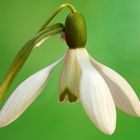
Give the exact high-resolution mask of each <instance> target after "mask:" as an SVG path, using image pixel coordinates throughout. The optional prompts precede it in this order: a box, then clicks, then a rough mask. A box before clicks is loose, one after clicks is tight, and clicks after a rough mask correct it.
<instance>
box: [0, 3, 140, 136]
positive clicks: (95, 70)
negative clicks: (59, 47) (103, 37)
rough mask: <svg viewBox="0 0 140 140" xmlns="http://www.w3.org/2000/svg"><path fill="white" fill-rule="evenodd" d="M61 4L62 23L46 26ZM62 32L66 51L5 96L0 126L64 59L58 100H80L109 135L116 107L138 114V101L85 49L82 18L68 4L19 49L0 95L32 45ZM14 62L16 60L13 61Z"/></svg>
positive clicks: (27, 101)
mask: <svg viewBox="0 0 140 140" xmlns="http://www.w3.org/2000/svg"><path fill="white" fill-rule="evenodd" d="M64 7H69V8H70V9H71V11H72V13H70V14H69V15H68V16H67V18H66V21H65V25H62V24H55V25H53V26H50V27H47V25H48V23H49V22H50V21H51V20H52V19H53V17H54V16H55V15H56V14H57V13H58V12H60V11H61V9H63V8H64ZM62 33H63V34H64V36H65V40H66V43H67V45H68V49H67V52H66V54H65V55H64V56H63V57H62V58H60V59H59V60H57V61H56V62H54V63H52V64H51V65H49V66H47V67H46V68H43V69H42V70H40V71H38V72H36V73H35V74H33V75H31V76H30V77H29V78H27V79H26V80H25V81H23V82H22V83H21V84H20V85H19V86H18V87H17V88H16V90H15V91H14V92H13V93H12V94H11V96H10V97H9V98H8V99H7V101H6V103H5V104H4V106H3V107H2V109H1V111H0V127H4V126H6V125H8V124H10V123H11V122H13V121H14V120H15V119H17V118H18V117H19V116H20V115H21V114H22V113H23V112H24V111H25V110H26V109H27V108H28V106H29V105H30V104H31V103H32V102H33V101H34V100H35V99H36V98H37V97H38V95H39V94H40V93H41V91H42V90H43V88H44V86H46V83H47V81H48V77H49V75H50V73H51V72H52V70H53V69H54V68H55V66H56V65H57V64H59V63H60V62H61V61H62V60H64V64H63V68H62V71H61V74H60V80H59V101H60V102H70V103H73V102H78V101H80V102H81V103H82V105H83V107H84V109H85V112H86V113H87V115H88V116H89V118H90V119H91V121H92V122H93V123H94V124H95V126H96V127H97V128H99V129H100V130H101V131H102V132H104V133H106V134H112V133H113V132H114V130H115V127H116V107H118V108H119V109H121V110H122V111H124V112H126V113H128V114H130V115H133V116H140V101H139V99H138V97H137V95H136V94H135V92H134V90H133V89H132V87H131V86H130V85H129V83H128V82H127V81H126V80H125V79H124V78H123V77H122V76H120V75H119V74H118V73H116V72H115V71H114V70H112V69H110V68H108V67H106V66H104V65H103V64H101V63H99V62H97V61H96V60H94V59H93V58H92V57H91V56H90V55H89V53H88V52H87V50H86V49H85V46H86V40H87V29H86V23H85V20H84V17H83V15H82V14H81V13H79V12H77V11H76V10H75V8H74V7H73V6H72V5H70V4H64V5H61V6H60V7H59V8H58V10H57V11H56V12H55V13H54V14H53V15H52V16H51V17H50V18H49V20H48V21H47V22H46V23H45V24H44V26H43V27H42V28H41V30H39V32H38V33H37V35H36V36H35V37H34V38H33V39H31V40H30V41H29V42H28V43H27V44H26V45H25V47H24V48H23V49H22V50H21V51H20V52H19V54H18V55H17V57H16V58H15V61H14V63H13V65H12V66H11V68H10V71H9V73H8V74H7V77H6V79H5V81H4V82H3V84H2V86H1V87H0V94H1V97H2V96H3V94H4V93H5V91H6V89H7V87H8V86H9V85H10V83H11V82H12V80H13V78H14V77H15V75H16V74H17V72H18V71H19V70H20V68H21V66H22V65H23V63H24V62H25V60H26V59H27V57H28V56H29V54H30V52H31V51H32V49H33V48H35V47H36V46H40V45H41V44H42V43H43V42H44V41H45V40H46V39H48V38H49V37H51V36H53V35H54V34H62ZM17 62H18V63H17Z"/></svg>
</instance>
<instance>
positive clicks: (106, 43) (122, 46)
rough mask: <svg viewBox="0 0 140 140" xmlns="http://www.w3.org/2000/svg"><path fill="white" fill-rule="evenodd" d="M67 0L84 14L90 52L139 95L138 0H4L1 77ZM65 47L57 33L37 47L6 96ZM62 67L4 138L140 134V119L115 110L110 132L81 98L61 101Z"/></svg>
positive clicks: (0, 3)
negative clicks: (96, 122) (96, 123)
mask: <svg viewBox="0 0 140 140" xmlns="http://www.w3.org/2000/svg"><path fill="white" fill-rule="evenodd" d="M65 2H70V3H72V4H73V5H74V6H75V7H76V8H77V9H78V10H79V11H81V12H82V13H83V14H84V16H85V19H86V23H87V28H88V42H87V45H86V46H87V50H88V51H89V53H90V54H91V55H92V56H93V57H94V58H96V59H97V60H99V61H100V62H102V63H104V64H106V65H107V66H109V67H111V68H113V69H115V70H116V71H117V72H119V73H120V74H121V75H123V76H124V77H125V78H126V79H127V80H128V81H129V83H130V84H131V85H132V86H133V88H134V89H135V91H136V93H137V95H138V96H139V97H140V0H77V1H76V0H69V1H65V0H57V1H56V0H11V1H10V0H0V82H1V81H2V79H3V78H4V75H5V73H6V71H7V69H8V67H9V65H10V64H11V61H12V59H13V58H14V57H15V55H16V54H17V52H18V51H19V50H20V48H21V47H22V46H23V44H24V43H25V42H26V41H27V40H28V39H30V37H32V36H33V35H34V34H35V33H36V31H37V30H38V29H39V28H40V26H41V25H42V24H43V23H44V21H45V20H46V19H47V18H48V17H49V16H50V15H51V14H52V13H53V12H54V11H55V9H56V8H57V7H58V6H59V5H60V4H62V3H65ZM68 13H69V10H63V12H61V13H60V14H59V15H58V16H57V17H56V18H55V20H53V22H52V23H56V22H63V23H64V20H65V17H66V15H67V14H68ZM66 49H67V46H66V44H65V43H64V42H63V41H62V40H60V37H58V36H56V37H53V38H52V39H50V40H48V41H47V42H46V43H45V44H43V45H42V46H41V47H40V48H38V49H35V50H34V51H33V52H32V54H31V55H30V57H29V59H28V61H27V62H26V64H25V65H24V67H23V69H22V70H21V72H20V73H19V74H18V76H17V78H16V80H15V81H14V83H13V84H12V86H11V87H10V90H9V91H8V93H7V97H8V95H10V93H11V92H12V91H13V90H14V89H15V88H16V86H17V85H18V84H19V83H20V82H21V81H23V80H24V79H25V78H27V77H28V76H29V75H31V74H32V73H33V72H36V71H37V70H39V69H41V68H43V67H45V66H46V65H48V64H50V63H52V62H53V61H55V60H57V59H58V58H59V57H60V56H62V55H63V54H64V52H65V51H66ZM61 67H62V64H61V65H59V66H58V67H57V69H55V70H54V72H53V73H52V75H51V77H50V80H49V82H48V84H47V86H46V87H45V89H44V90H43V92H42V94H41V95H40V96H39V97H38V98H37V100H36V101H35V102H34V103H33V104H32V105H31V106H30V107H29V108H28V109H27V111H25V112H24V114H23V115H22V116H21V117H20V118H18V119H17V120H16V121H15V122H13V123H12V124H10V125H9V126H7V127H4V128H1V129H0V140H26V139H27V140H39V139H40V140H47V139H51V140H56V139H57V140H59V139H61V140H92V139H94V140H106V139H108V140H118V139H121V140H132V139H140V118H135V117H132V116H129V115H127V114H125V113H123V112H121V111H119V110H117V128H116V131H115V133H114V134H113V135H112V136H107V135H105V134H103V133H101V132H100V131H99V130H98V129H97V128H96V127H95V126H94V125H93V124H92V123H91V121H90V120H89V118H88V117H87V115H86V113H85V112H84V110H83V108H82V106H81V104H80V103H76V104H68V103H64V104H60V103H58V80H59V74H60V71H61ZM5 99H6V98H5Z"/></svg>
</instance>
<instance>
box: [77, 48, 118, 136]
mask: <svg viewBox="0 0 140 140" xmlns="http://www.w3.org/2000/svg"><path fill="white" fill-rule="evenodd" d="M77 57H78V62H79V63H80V67H81V82H80V99H81V102H82V104H83V106H84V109H85V111H86V112H87V114H88V116H89V117H90V119H91V120H92V121H93V122H94V124H95V125H96V126H97V127H98V128H99V129H100V130H101V131H103V132H104V133H106V134H112V133H113V132H114V130H115V126H116V110H115V105H114V102H113V99H112V96H111V93H110V90H109V88H108V86H107V84H106V83H105V81H104V79H103V78H102V77H101V75H100V74H99V73H98V72H97V71H96V69H95V68H94V67H93V66H92V65H91V63H90V59H89V55H88V53H87V51H86V50H85V49H77Z"/></svg>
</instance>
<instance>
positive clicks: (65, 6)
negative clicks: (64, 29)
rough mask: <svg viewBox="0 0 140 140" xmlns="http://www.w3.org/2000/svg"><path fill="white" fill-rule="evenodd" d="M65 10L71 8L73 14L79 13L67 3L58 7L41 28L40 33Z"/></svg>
mask: <svg viewBox="0 0 140 140" xmlns="http://www.w3.org/2000/svg"><path fill="white" fill-rule="evenodd" d="M64 8H69V9H70V10H71V12H72V13H77V10H76V9H75V8H74V7H73V6H72V5H71V4H69V3H65V4H62V5H60V6H59V7H58V9H57V10H56V11H55V12H54V13H53V14H52V15H51V16H50V17H49V19H48V20H47V21H46V22H45V24H44V25H43V26H42V27H41V29H40V30H39V32H40V31H41V30H43V29H44V28H46V27H47V26H48V24H49V23H50V22H51V21H52V20H53V18H54V17H55V16H56V15H57V14H58V13H59V12H60V11H61V10H63V9H64Z"/></svg>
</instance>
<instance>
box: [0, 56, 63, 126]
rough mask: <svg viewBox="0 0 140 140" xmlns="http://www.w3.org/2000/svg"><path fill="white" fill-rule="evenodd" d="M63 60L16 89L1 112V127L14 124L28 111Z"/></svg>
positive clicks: (34, 75) (39, 72)
mask: <svg viewBox="0 0 140 140" xmlns="http://www.w3.org/2000/svg"><path fill="white" fill-rule="evenodd" d="M61 60H62V58H61V59H59V60H58V61H56V62H54V63H53V64H51V65H49V66H47V67H46V68H44V69H42V70H40V71H38V72H37V73H35V74H33V75H32V76H30V77H29V78H28V79H26V80H25V81H23V82H22V83H21V84H20V85H19V86H18V87H17V88H16V90H15V91H14V92H13V94H12V95H11V96H10V97H9V98H8V100H7V101H6V103H5V104H4V106H3V107H2V109H1V111H0V127H4V126H6V125H8V124H9V123H11V122H13V121H14V120H15V119H17V118H18V117H19V116H20V115H21V114H22V113H23V112H24V111H25V110H26V109H27V107H28V106H29V105H30V104H31V103H32V102H33V101H34V100H35V99H36V98H37V96H38V95H39V94H40V92H41V90H42V89H43V87H44V86H45V84H46V82H47V80H48V77H49V75H50V73H51V71H52V70H53V68H54V67H55V66H56V65H57V64H58V63H59V62H60V61H61Z"/></svg>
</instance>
